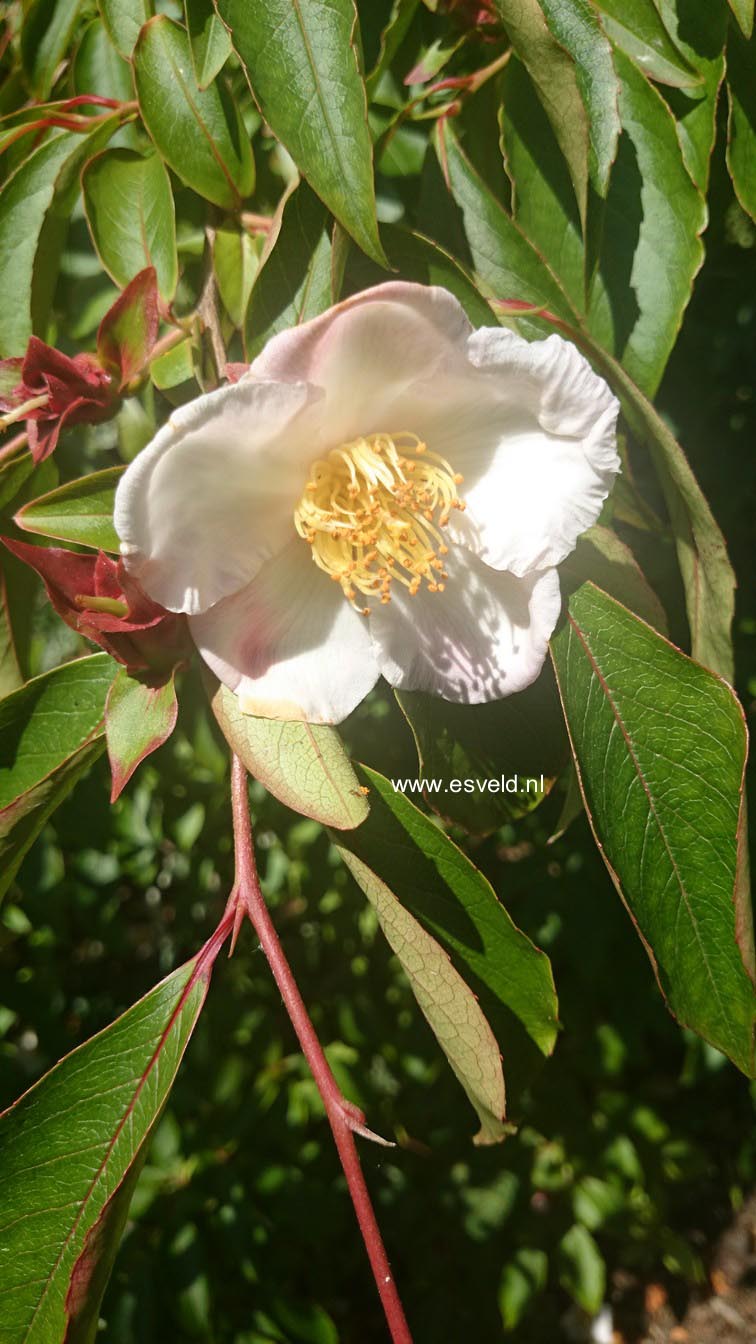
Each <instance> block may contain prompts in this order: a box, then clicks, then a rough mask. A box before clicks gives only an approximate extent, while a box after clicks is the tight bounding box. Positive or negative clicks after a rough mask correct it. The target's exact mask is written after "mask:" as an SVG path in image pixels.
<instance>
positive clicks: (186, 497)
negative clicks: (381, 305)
mask: <svg viewBox="0 0 756 1344" xmlns="http://www.w3.org/2000/svg"><path fill="white" fill-rule="evenodd" d="M319 400H320V394H319V393H318V392H317V390H316V389H314V388H311V387H308V386H307V385H305V384H303V383H265V382H259V381H257V380H251V381H244V380H243V381H242V382H240V383H238V384H236V385H235V386H234V385H229V386H227V387H223V388H220V389H219V390H218V391H216V392H210V393H208V394H207V395H206V396H203V397H198V398H197V399H196V401H192V402H190V403H189V404H188V405H186V406H182V407H181V408H180V409H179V410H177V411H174V412H173V414H172V416H171V418H170V420H169V421H168V423H167V424H166V425H165V426H164V427H163V428H162V429H161V430H160V432H159V433H158V434H157V435H156V437H155V438H154V439H153V440H152V443H151V444H149V445H148V447H147V448H145V449H144V451H143V452H142V453H140V454H139V456H138V457H137V458H135V460H134V461H133V462H132V463H131V465H130V466H129V468H128V470H127V471H126V473H125V474H124V476H123V477H122V478H121V481H120V483H119V486H118V491H117V493H116V502H115V527H116V531H117V533H118V535H119V537H120V538H121V553H122V555H123V557H124V560H125V563H126V567H127V569H128V571H129V573H130V574H131V575H132V576H133V577H134V578H136V579H138V580H139V582H140V584H141V585H142V587H143V588H144V590H145V592H146V593H148V594H149V596H150V597H153V598H155V600H156V601H158V602H160V603H161V604H162V605H163V606H164V607H167V608H168V609H169V610H170V611H185V612H188V613H192V614H196V613H198V612H200V611H205V610H206V609H207V608H208V607H210V606H212V604H213V603H215V602H218V601H219V600H220V599H221V598H224V597H227V596H228V595H229V594H230V593H233V592H236V591H237V590H238V589H239V588H241V587H243V585H244V584H246V583H249V581H250V579H252V578H254V576H255V574H256V573H257V571H258V569H259V568H260V566H261V565H262V564H263V563H264V562H265V560H267V559H268V558H269V557H270V556H271V555H275V554H276V552H277V551H279V550H280V549H281V547H282V546H283V545H285V544H286V542H287V541H288V539H289V536H290V535H291V533H292V530H293V522H292V514H293V510H294V508H295V506H296V502H297V499H298V498H299V495H300V494H301V491H302V488H303V482H304V481H306V479H307V464H308V462H309V460H310V458H311V457H312V456H313V455H314V450H313V448H312V444H313V440H314V438H315V436H316V433H317V425H318V423H319V416H318V413H317V405H318V402H319Z"/></svg>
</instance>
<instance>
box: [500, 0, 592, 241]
mask: <svg viewBox="0 0 756 1344" xmlns="http://www.w3.org/2000/svg"><path fill="white" fill-rule="evenodd" d="M496 8H497V9H498V11H499V14H500V15H501V19H502V22H503V24H504V27H505V28H506V30H507V33H508V34H509V38H510V41H511V43H512V47H513V48H514V50H515V52H516V53H517V55H518V56H519V58H520V60H521V61H522V63H523V65H524V66H525V68H526V70H527V71H528V74H529V75H530V77H531V79H532V80H533V83H534V84H535V87H536V90H537V92H538V97H539V98H540V100H541V103H542V104H543V107H544V109H545V111H546V115H547V116H548V118H549V121H550V122H551V124H552V126H553V128H554V134H555V135H556V138H557V140H558V142H559V146H560V148H561V150H562V153H563V154H564V157H565V159H566V161H567V166H568V168H569V170H570V178H571V179H572V185H573V187H574V189H575V197H576V199H577V203H578V210H579V213H580V218H581V220H582V221H583V222H585V218H586V212H587V205H588V182H589V160H593V164H594V186H595V188H596V190H597V191H598V192H599V195H600V194H601V193H602V190H605V189H606V182H605V181H604V182H603V183H602V181H601V178H600V177H598V176H596V168H595V148H594V146H592V145H591V136H590V123H589V119H588V113H587V111H586V106H585V103H584V102H583V93H582V91H581V87H580V83H579V81H578V73H577V68H576V65H575V62H574V60H573V58H572V56H571V55H570V53H569V52H568V51H567V50H566V48H565V47H564V46H563V45H562V43H561V41H559V40H558V39H557V37H556V36H555V35H554V33H553V32H552V31H551V28H550V26H549V23H548V21H547V18H546V15H545V14H544V10H543V9H542V8H541V5H540V4H539V3H538V0H496ZM553 8H554V10H555V12H556V11H558V8H559V6H558V4H557V3H556V0H554V3H553ZM564 12H565V13H566V11H564Z"/></svg>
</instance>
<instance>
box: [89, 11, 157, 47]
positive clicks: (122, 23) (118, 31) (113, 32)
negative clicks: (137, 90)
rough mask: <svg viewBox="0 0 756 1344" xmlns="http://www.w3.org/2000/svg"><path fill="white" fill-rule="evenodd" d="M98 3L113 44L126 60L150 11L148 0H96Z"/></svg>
mask: <svg viewBox="0 0 756 1344" xmlns="http://www.w3.org/2000/svg"><path fill="white" fill-rule="evenodd" d="M98 4H99V7H100V13H101V15H102V21H103V23H104V24H105V27H106V28H107V30H108V33H109V35H110V40H111V42H112V43H113V46H114V47H115V49H116V51H118V52H120V54H121V56H123V57H125V59H126V60H128V59H129V57H130V56H131V53H132V51H133V50H134V47H135V45H136V40H137V38H138V36H139V30H140V28H141V27H142V24H143V23H146V22H147V20H148V19H149V17H150V14H151V13H152V8H151V5H150V0H98Z"/></svg>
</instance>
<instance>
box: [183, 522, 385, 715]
mask: <svg viewBox="0 0 756 1344" xmlns="http://www.w3.org/2000/svg"><path fill="white" fill-rule="evenodd" d="M189 624H190V628H191V632H192V637H193V639H194V642H195V644H196V645H197V648H198V649H199V651H200V653H201V654H202V657H203V658H204V659H205V662H206V663H207V664H208V665H209V666H210V667H211V668H212V670H213V672H214V673H215V674H216V676H217V677H219V678H220V680H221V681H222V682H224V683H225V685H226V686H228V687H230V689H231V690H232V691H235V692H236V694H237V696H238V698H239V705H240V708H241V709H242V710H243V711H244V712H245V713H247V714H257V715H259V716H261V717H263V718H272V719H306V720H308V721H309V722H310V723H340V722H341V720H342V719H345V718H346V716H347V714H350V713H351V712H352V710H353V709H354V708H355V706H356V705H358V704H359V703H360V701H361V700H363V699H364V697H365V696H366V695H367V693H368V691H369V690H371V689H372V687H373V686H374V685H375V683H376V681H377V680H378V676H379V671H378V664H377V662H376V659H375V655H374V653H373V648H372V644H371V640H370V632H369V628H368V622H367V620H366V618H365V617H364V616H360V615H358V613H357V612H356V611H355V610H354V608H353V607H351V606H350V605H349V603H348V602H347V600H346V598H345V597H344V594H343V593H342V591H341V588H340V587H339V585H338V584H336V583H331V582H330V580H329V579H328V578H327V577H326V575H325V574H323V572H322V570H320V569H318V568H317V566H316V565H314V564H313V562H312V558H311V554H310V548H309V547H308V546H306V545H305V543H304V542H302V541H301V540H300V538H299V537H297V538H296V539H295V540H294V541H293V542H291V543H290V544H289V545H288V546H287V547H286V549H285V550H284V551H282V552H281V553H280V555H277V556H276V557H275V558H274V559H273V560H269V561H268V563H267V564H266V565H265V566H264V567H263V568H262V569H261V570H260V573H259V574H258V575H257V577H256V578H255V579H254V581H253V582H252V583H250V584H248V585H247V587H246V588H243V589H242V591H241V592H240V593H236V594H235V595H234V596H233V597H229V598H227V599H226V600H225V601H224V602H219V603H218V605H217V606H215V607H213V608H212V610H211V611H208V612H205V613H204V614H203V615H201V616H195V617H193V618H191V619H190V622H189Z"/></svg>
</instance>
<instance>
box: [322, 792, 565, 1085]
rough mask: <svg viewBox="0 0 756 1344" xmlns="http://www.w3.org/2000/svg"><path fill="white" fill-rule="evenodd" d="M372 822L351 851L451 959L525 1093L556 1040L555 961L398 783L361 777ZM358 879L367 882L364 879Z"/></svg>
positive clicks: (507, 1070)
mask: <svg viewBox="0 0 756 1344" xmlns="http://www.w3.org/2000/svg"><path fill="white" fill-rule="evenodd" d="M362 774H363V777H364V779H365V781H366V783H367V784H368V785H369V787H370V815H369V817H368V819H367V820H366V821H365V822H364V823H363V825H362V826H360V827H359V828H358V829H357V830H355V831H352V832H350V834H349V836H348V837H346V836H345V837H339V838H338V839H337V843H338V845H339V846H340V848H341V849H342V850H343V851H348V852H349V854H350V855H352V856H354V858H356V859H358V860H359V862H360V864H361V865H363V866H364V867H365V868H367V869H368V870H369V871H370V872H371V873H373V874H374V875H375V876H376V877H377V878H378V879H379V880H380V882H382V883H383V884H385V885H386V886H387V887H388V888H389V889H390V890H391V892H392V893H393V895H394V896H395V898H396V899H397V900H398V901H400V902H401V904H402V905H403V906H404V907H405V908H406V909H407V910H408V911H409V913H410V914H411V915H412V916H414V918H415V919H417V920H418V921H419V923H420V924H421V925H422V927H423V928H424V929H425V930H426V931H427V932H428V933H429V934H431V935H432V937H433V938H435V939H436V940H437V941H438V942H439V943H440V944H441V946H442V947H443V948H444V949H445V950H446V951H447V952H448V953H449V956H450V957H451V959H452V964H453V965H454V966H455V967H456V969H457V970H458V971H459V972H460V974H461V975H462V976H463V978H464V980H465V982H466V983H467V984H468V985H469V986H470V988H471V989H473V990H474V992H475V993H476V995H477V996H478V998H479V1000H480V1005H481V1008H482V1010H483V1012H484V1013H485V1015H486V1018H487V1019H488V1021H489V1023H490V1025H491V1028H492V1030H493V1033H494V1035H495V1037H496V1040H497V1041H498V1043H499V1047H500V1048H501V1051H502V1055H503V1060H504V1076H505V1079H506V1082H507V1090H508V1092H509V1094H510V1096H511V1095H513V1094H516V1093H517V1091H518V1089H519V1087H520V1086H521V1085H522V1082H523V1080H524V1078H525V1077H526V1076H527V1075H528V1074H529V1073H530V1071H531V1070H532V1069H533V1067H534V1065H535V1064H536V1063H537V1061H538V1058H539V1056H540V1055H548V1054H549V1053H550V1052H551V1050H552V1049H553V1046H554V1041H555V1036H556V998H555V995H554V985H553V981H552V978H551V969H550V966H549V961H548V958H547V957H546V956H545V955H544V953H543V952H540V951H539V950H538V949H537V948H536V947H534V946H533V944H532V943H531V941H530V939H529V938H527V937H526V936H525V934H524V933H522V932H521V931H520V930H519V929H518V928H517V927H516V925H515V924H514V923H513V922H512V920H511V918H510V916H509V915H508V914H507V911H506V910H505V908H504V906H503V905H501V904H500V903H499V901H498V899H497V897H496V895H495V894H494V891H493V889H492V888H491V886H490V885H489V883H488V882H487V881H486V879H485V878H484V877H483V875H482V874H481V873H480V872H478V870H477V869H476V868H475V867H474V866H473V864H472V863H471V862H470V860H469V859H468V858H466V856H465V855H464V854H463V853H462V852H461V850H459V849H458V848H457V846H456V845H455V844H453V842H452V841H451V840H450V839H449V837H448V836H446V835H445V834H444V832H443V831H442V830H441V829H440V828H439V826H438V825H437V824H436V823H435V822H434V821H432V820H431V819H430V817H427V816H426V815H425V814H424V813H422V812H420V811H419V810H418V809H417V808H416V807H415V806H414V805H413V804H412V803H411V802H410V801H409V799H408V798H406V797H404V795H403V794H402V792H401V791H400V790H398V789H394V787H393V786H392V783H391V781H390V780H388V779H385V778H384V776H383V775H380V774H378V773H377V772H376V771H375V770H368V769H367V768H364V769H363V771H362ZM358 880H360V879H359V876H358Z"/></svg>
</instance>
